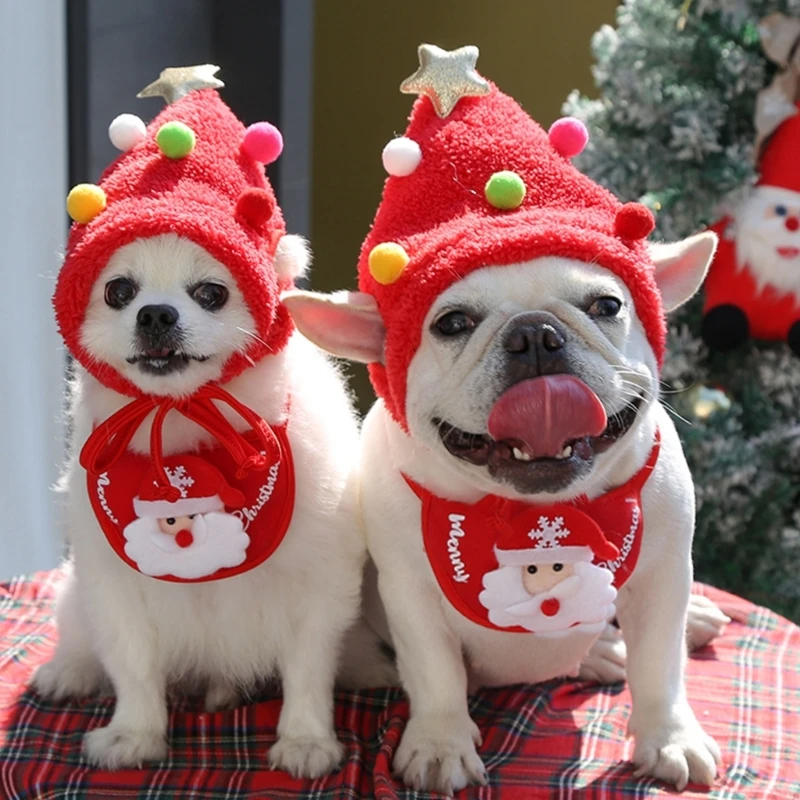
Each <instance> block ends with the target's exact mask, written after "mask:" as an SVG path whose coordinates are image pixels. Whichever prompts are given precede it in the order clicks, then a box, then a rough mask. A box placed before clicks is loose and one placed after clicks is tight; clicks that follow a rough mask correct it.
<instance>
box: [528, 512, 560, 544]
mask: <svg viewBox="0 0 800 800" xmlns="http://www.w3.org/2000/svg"><path fill="white" fill-rule="evenodd" d="M569 534H570V530H569V528H565V527H564V517H554V518H553V519H550V517H539V527H538V528H533V529H532V530H530V531H528V536H529V537H530V538H531V539H533V540H534V542H536V544H535V546H534V550H547V549H549V548H551V547H558V544H559V540H560V539H563V538H565V537H566V536H569Z"/></svg>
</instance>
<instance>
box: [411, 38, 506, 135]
mask: <svg viewBox="0 0 800 800" xmlns="http://www.w3.org/2000/svg"><path fill="white" fill-rule="evenodd" d="M479 54H480V53H479V51H478V48H477V47H475V46H474V45H467V46H466V47H459V48H458V50H442V48H441V47H437V46H436V45H434V44H421V45H420V46H419V47H418V48H417V55H418V56H419V69H418V70H417V71H416V72H415V73H414V74H413V75H411V76H410V77H408V78H406V79H405V80H404V81H403V82H402V83H401V84H400V91H401V92H403V94H424V95H425V96H426V97H428V98H430V101H431V103H433V107H434V109H435V110H436V113H437V114H438V115H439V116H440V117H441V118H442V119H444V118H445V117H447V116H449V114H450V113H451V112H452V111H453V109H454V108H455V107H456V105H457V103H458V101H459V100H460V99H461V98H462V97H479V96H481V95H484V94H489V92H490V91H491V87H490V86H489V84H488V82H487V81H485V80H484V79H483V78H481V76H480V75H478V73H477V72H476V71H475V63H476V62H477V60H478V55H479Z"/></svg>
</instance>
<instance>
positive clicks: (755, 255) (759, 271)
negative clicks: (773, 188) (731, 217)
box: [736, 194, 800, 294]
mask: <svg viewBox="0 0 800 800" xmlns="http://www.w3.org/2000/svg"><path fill="white" fill-rule="evenodd" d="M773 205H775V199H774V198H772V197H770V196H762V195H758V194H757V195H754V196H753V197H752V198H751V199H750V200H748V202H747V203H745V204H744V206H742V208H741V209H740V211H739V213H738V214H737V215H736V262H737V265H738V266H739V268H740V269H741V268H742V267H747V268H748V269H749V270H750V272H751V273H752V275H753V277H754V278H755V280H756V285H757V286H758V289H759V291H760V290H762V289H763V288H764V287H765V286H767V285H770V286H773V287H775V288H776V289H777V290H778V291H780V292H782V293H786V294H788V293H790V292H791V293H793V294H794V293H800V254H798V255H797V256H795V257H794V258H787V257H785V256H782V255H781V254H780V253H778V248H779V247H788V248H791V247H797V248H800V233H798V232H794V231H787V230H786V228H785V227H784V224H783V220H782V219H781V218H776V219H764V214H765V212H766V210H767V208H769V207H771V206H773Z"/></svg>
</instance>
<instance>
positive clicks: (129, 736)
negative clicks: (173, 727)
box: [83, 724, 167, 769]
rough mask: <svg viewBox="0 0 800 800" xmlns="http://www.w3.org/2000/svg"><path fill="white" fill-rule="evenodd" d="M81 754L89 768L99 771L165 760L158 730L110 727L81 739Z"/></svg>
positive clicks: (161, 734) (163, 742)
mask: <svg viewBox="0 0 800 800" xmlns="http://www.w3.org/2000/svg"><path fill="white" fill-rule="evenodd" d="M83 753H84V755H85V756H86V758H87V759H88V760H89V762H90V763H91V764H92V765H93V766H95V767H102V768H103V769H120V768H121V767H141V766H142V764H144V762H145V761H160V760H161V759H163V758H165V757H166V755H167V741H166V739H165V738H164V734H163V733H162V731H158V730H147V729H145V730H138V729H134V728H123V727H120V726H115V725H113V724H111V725H108V726H106V727H105V728H97V729H95V730H93V731H89V733H87V734H86V736H84V738H83Z"/></svg>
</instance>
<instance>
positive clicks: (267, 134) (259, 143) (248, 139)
mask: <svg viewBox="0 0 800 800" xmlns="http://www.w3.org/2000/svg"><path fill="white" fill-rule="evenodd" d="M242 151H243V152H245V153H246V154H247V155H248V156H250V158H252V159H253V160H254V161H259V162H261V163H262V164H271V163H272V162H273V161H276V160H277V158H278V156H279V155H280V154H281V153H282V152H283V136H281V132H280V131H279V130H278V129H277V128H276V127H275V126H274V125H271V124H270V123H269V122H255V123H253V124H252V125H251V126H250V127H249V128H248V129H247V130H246V131H245V134H244V139H243V140H242Z"/></svg>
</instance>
